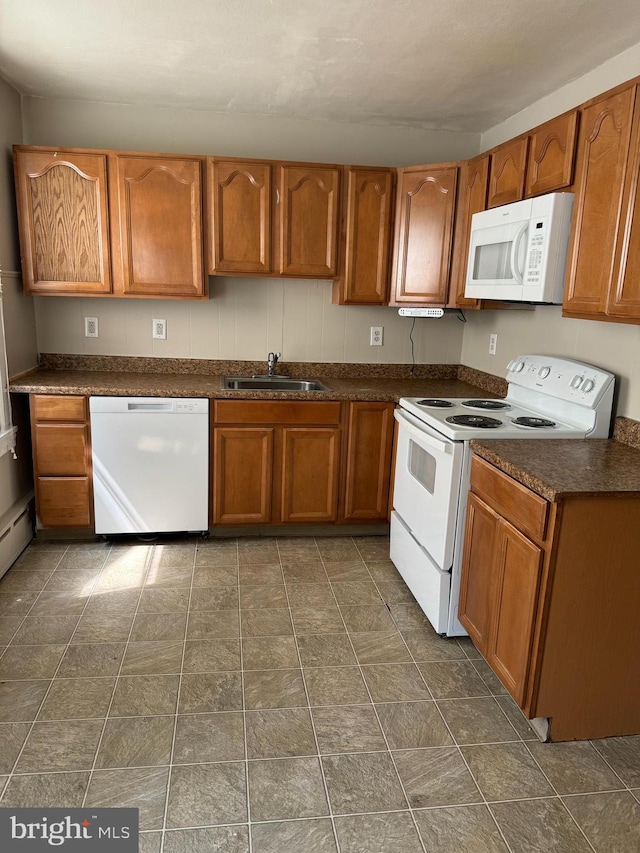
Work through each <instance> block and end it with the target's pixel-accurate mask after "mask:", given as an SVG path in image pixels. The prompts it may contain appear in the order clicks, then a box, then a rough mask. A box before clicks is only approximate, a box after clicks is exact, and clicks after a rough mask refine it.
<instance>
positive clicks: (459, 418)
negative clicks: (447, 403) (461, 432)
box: [446, 415, 502, 429]
mask: <svg viewBox="0 0 640 853" xmlns="http://www.w3.org/2000/svg"><path fill="white" fill-rule="evenodd" d="M446 421H447V423H448V424H456V425H457V426H466V427H475V428H476V429H495V428H496V427H499V426H502V421H499V420H498V419H497V418H488V417H487V416H486V415H452V416H451V417H450V418H447V419H446Z"/></svg>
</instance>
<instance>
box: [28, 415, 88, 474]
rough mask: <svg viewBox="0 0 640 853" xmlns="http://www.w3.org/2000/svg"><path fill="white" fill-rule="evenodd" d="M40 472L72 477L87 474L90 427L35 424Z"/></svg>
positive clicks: (37, 460) (37, 459)
mask: <svg viewBox="0 0 640 853" xmlns="http://www.w3.org/2000/svg"><path fill="white" fill-rule="evenodd" d="M34 435H35V443H36V452H35V459H36V464H37V467H38V475H39V476H44V477H73V476H83V475H84V474H86V473H87V429H86V427H85V426H84V425H82V426H81V425H80V424H77V425H76V424H69V425H66V424H65V425H63V426H58V425H53V424H36V426H35V428H34Z"/></svg>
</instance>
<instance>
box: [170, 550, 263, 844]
mask: <svg viewBox="0 0 640 853" xmlns="http://www.w3.org/2000/svg"><path fill="white" fill-rule="evenodd" d="M236 568H237V573H238V646H239V648H240V698H241V701H242V734H243V740H244V785H245V791H246V797H247V844H248V851H249V853H252V850H253V837H252V832H251V826H252V822H251V790H250V788H249V747H248V744H247V706H246V702H245V698H244V648H243V633H242V607H241V606H240V603H241V589H240V552H239V549H238V540H237V539H236ZM161 853H162V851H161Z"/></svg>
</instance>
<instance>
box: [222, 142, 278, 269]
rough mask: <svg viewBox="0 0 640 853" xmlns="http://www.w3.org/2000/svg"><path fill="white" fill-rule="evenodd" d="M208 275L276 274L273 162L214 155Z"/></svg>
mask: <svg viewBox="0 0 640 853" xmlns="http://www.w3.org/2000/svg"><path fill="white" fill-rule="evenodd" d="M208 169H209V220H210V228H211V234H210V240H209V272H210V273H212V274H217V273H224V274H229V273H235V274H239V273H242V274H251V273H252V274H254V275H266V274H269V273H271V272H273V258H272V245H273V240H272V234H273V210H272V198H273V195H274V193H273V190H272V182H273V170H274V164H272V163H270V162H268V161H266V160H265V161H262V160H235V159H233V158H218V157H209V159H208Z"/></svg>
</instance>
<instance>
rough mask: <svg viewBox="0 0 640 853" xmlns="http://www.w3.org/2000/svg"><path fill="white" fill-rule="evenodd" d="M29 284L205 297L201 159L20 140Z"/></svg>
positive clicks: (58, 290) (32, 289)
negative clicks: (23, 143) (25, 143)
mask: <svg viewBox="0 0 640 853" xmlns="http://www.w3.org/2000/svg"><path fill="white" fill-rule="evenodd" d="M14 163H15V174H16V186H17V194H18V226H19V230H20V239H21V249H22V266H23V277H24V287H25V290H26V292H27V293H38V294H51V295H56V296H73V295H96V296H114V295H115V296H152V297H156V298H157V297H160V298H162V297H173V298H189V297H200V298H202V297H204V296H205V294H206V281H205V277H204V264H203V253H202V188H201V187H202V175H201V171H202V159H201V158H200V157H182V156H175V157H173V156H171V155H166V156H163V155H159V154H125V153H120V152H114V151H83V150H81V149H64V148H58V149H54V148H32V147H28V146H20V145H17V146H14Z"/></svg>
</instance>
